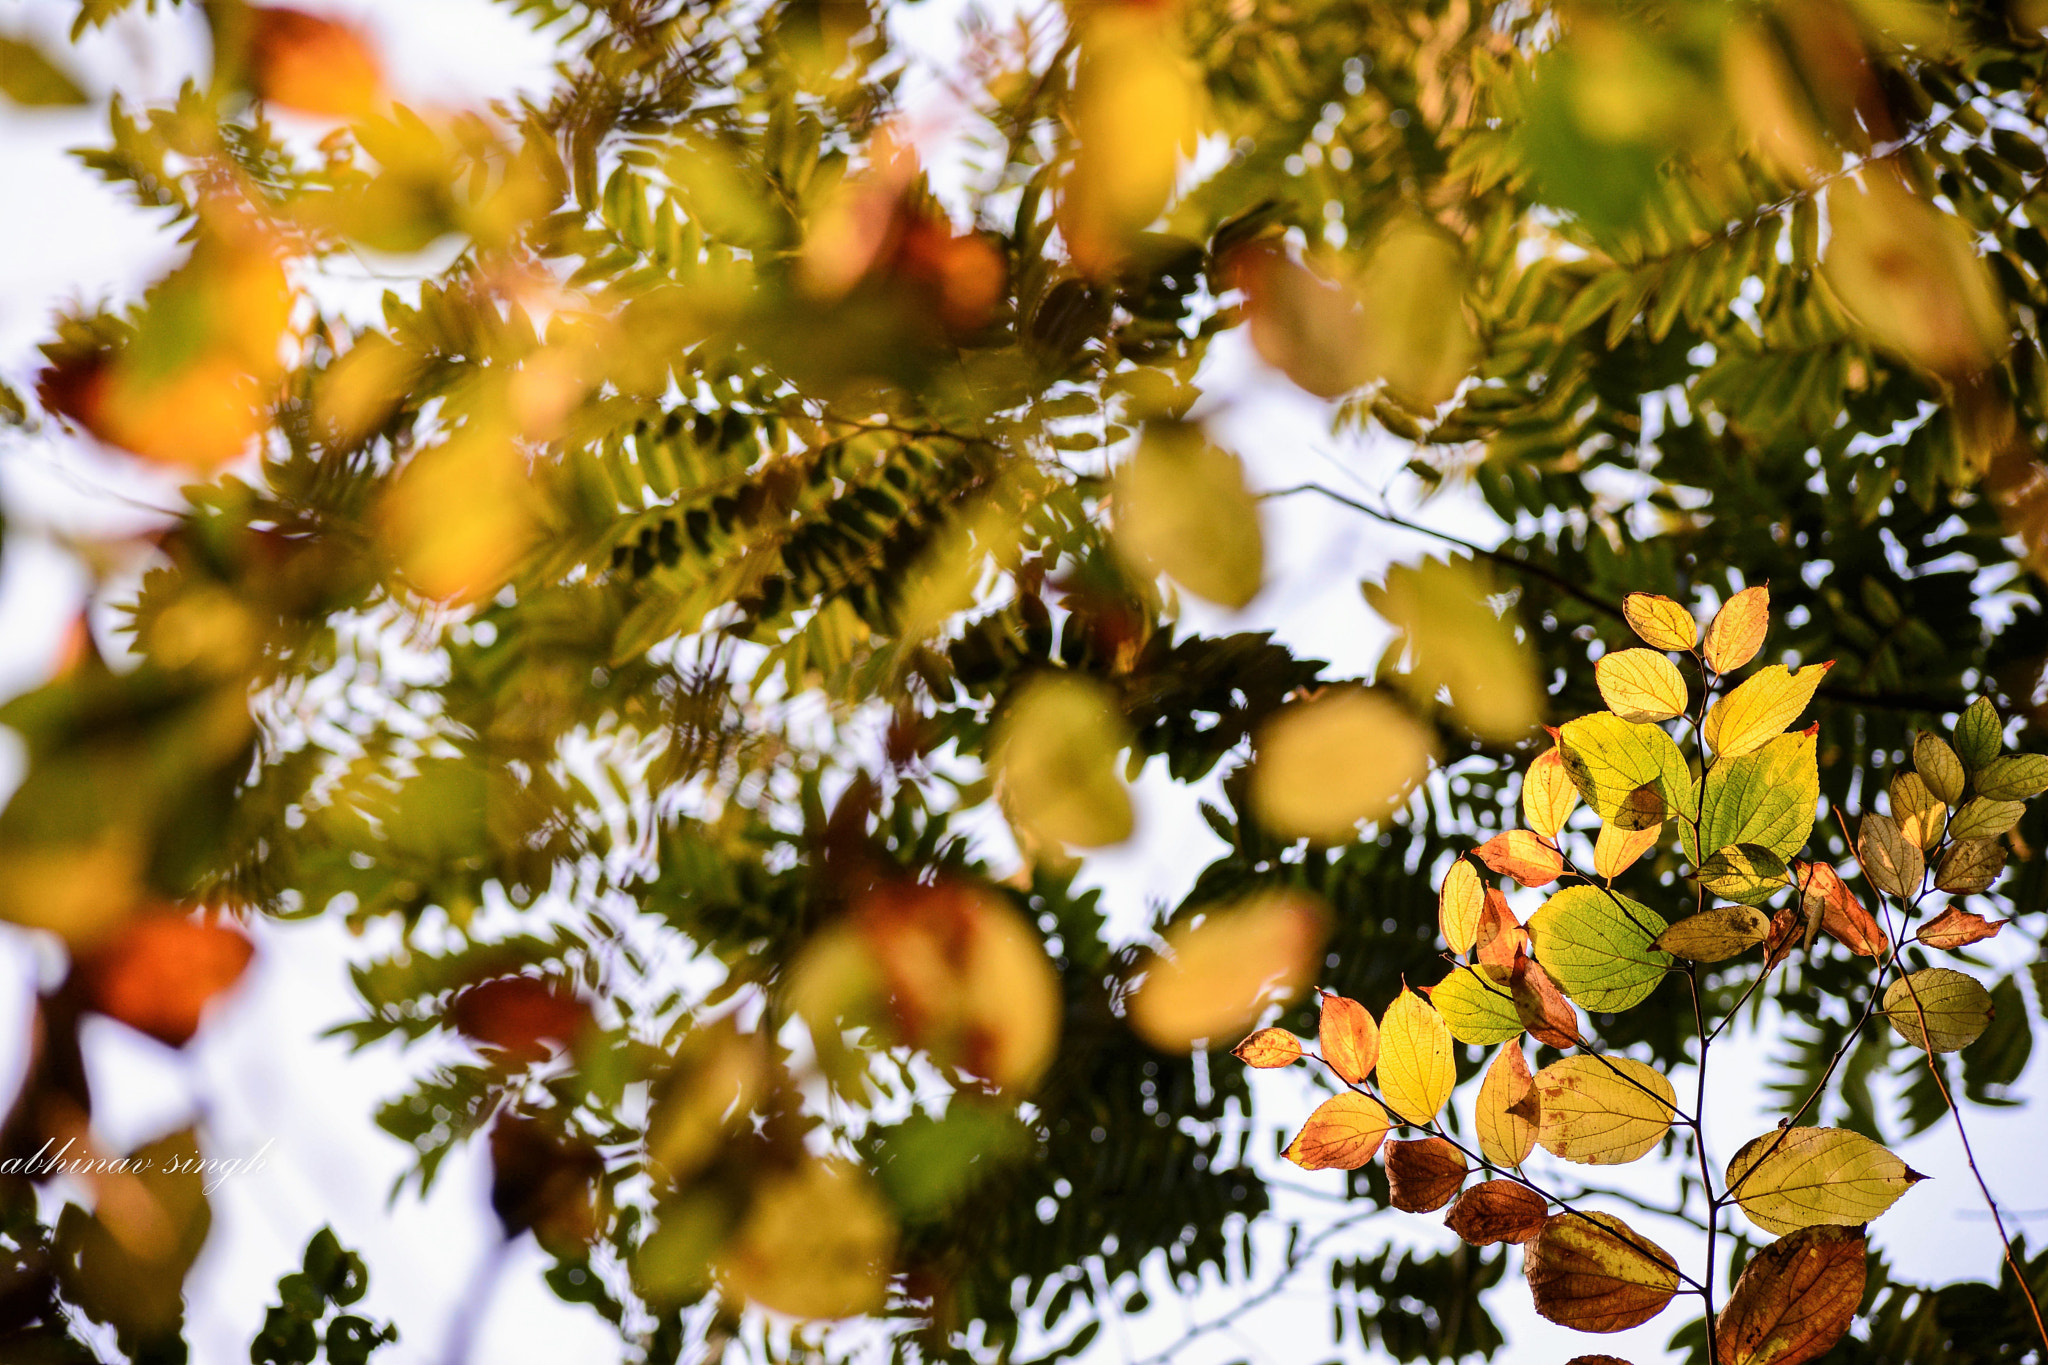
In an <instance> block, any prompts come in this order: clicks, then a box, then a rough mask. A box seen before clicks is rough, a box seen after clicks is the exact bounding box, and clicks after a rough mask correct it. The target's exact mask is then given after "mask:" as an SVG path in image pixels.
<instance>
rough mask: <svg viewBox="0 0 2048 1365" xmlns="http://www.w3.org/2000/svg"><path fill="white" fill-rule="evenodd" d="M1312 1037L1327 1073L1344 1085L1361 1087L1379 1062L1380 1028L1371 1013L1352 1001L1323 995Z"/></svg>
mask: <svg viewBox="0 0 2048 1365" xmlns="http://www.w3.org/2000/svg"><path fill="white" fill-rule="evenodd" d="M1316 1037H1317V1041H1318V1042H1320V1043H1321V1044H1322V1049H1323V1060H1324V1061H1325V1062H1327V1063H1328V1064H1329V1067H1330V1070H1332V1071H1334V1072H1336V1073H1337V1075H1338V1076H1340V1077H1342V1078H1343V1079H1344V1081H1345V1082H1347V1083H1348V1084H1351V1085H1363V1084H1365V1078H1366V1077H1367V1076H1370V1075H1371V1074H1372V1069H1373V1067H1374V1066H1375V1065H1377V1064H1378V1062H1379V1059H1380V1026H1379V1025H1378V1024H1376V1023H1374V1022H1373V1017H1372V1012H1371V1011H1369V1010H1367V1009H1366V1007H1365V1006H1363V1005H1361V1004H1359V1003H1358V1002H1357V1001H1356V1000H1349V999H1346V998H1345V997H1344V996H1341V995H1325V996H1324V997H1323V1014H1322V1022H1321V1024H1320V1025H1319V1026H1318V1027H1317V1030H1316Z"/></svg>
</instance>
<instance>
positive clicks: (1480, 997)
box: [1427, 964, 1522, 1045]
mask: <svg viewBox="0 0 2048 1365" xmlns="http://www.w3.org/2000/svg"><path fill="white" fill-rule="evenodd" d="M1427 994H1428V995H1429V1003H1430V1004H1432V1005H1435V1006H1436V1011H1437V1013H1438V1014H1441V1015H1442V1016H1443V1017H1444V1023H1445V1024H1446V1025H1447V1026H1448V1027H1449V1028H1450V1030H1451V1036H1452V1037H1453V1038H1456V1039H1457V1040H1458V1041H1459V1042H1461V1043H1478V1044H1481V1045H1491V1044H1493V1043H1504V1042H1506V1041H1507V1040H1508V1039H1510V1038H1518V1037H1520V1036H1521V1033H1522V1017H1521V1015H1520V1014H1518V1013H1516V1011H1515V997H1514V993H1513V992H1512V991H1511V990H1510V989H1509V988H1508V974H1507V972H1505V971H1503V970H1502V969H1501V968H1499V967H1493V966H1488V965H1485V964H1481V965H1479V966H1462V965H1461V966H1458V967H1455V968H1453V969H1452V971H1451V974H1450V975H1449V976H1447V977H1445V978H1444V979H1443V980H1442V981H1439V982H1438V983H1437V984H1436V985H1435V986H1433V987H1431V988H1430V989H1429V991H1428V992H1427Z"/></svg>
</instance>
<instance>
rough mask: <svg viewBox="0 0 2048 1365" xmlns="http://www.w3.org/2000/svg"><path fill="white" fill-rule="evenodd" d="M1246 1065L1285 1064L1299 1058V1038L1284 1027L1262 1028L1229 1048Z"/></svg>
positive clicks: (1300, 1055)
mask: <svg viewBox="0 0 2048 1365" xmlns="http://www.w3.org/2000/svg"><path fill="white" fill-rule="evenodd" d="M1230 1055H1231V1056H1233V1057H1235V1058H1237V1059H1238V1060H1239V1061H1240V1062H1243V1063H1244V1064H1245V1065H1246V1066H1256V1067H1261V1068H1267V1067H1276V1066H1287V1065H1288V1064H1290V1063H1292V1062H1298V1061H1300V1060H1301V1058H1302V1056H1303V1053H1302V1050H1301V1039H1299V1038H1297V1037H1295V1036H1294V1035H1293V1034H1291V1033H1289V1032H1288V1031H1287V1030H1286V1029H1284V1028H1262V1029H1260V1030H1259V1031H1258V1032H1257V1033H1254V1034H1253V1035H1251V1037H1249V1038H1247V1039H1245V1040H1244V1041H1243V1042H1241V1043H1239V1044H1238V1045H1237V1046H1236V1047H1234V1048H1232V1049H1231V1050H1230Z"/></svg>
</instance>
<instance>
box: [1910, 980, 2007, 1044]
mask: <svg viewBox="0 0 2048 1365" xmlns="http://www.w3.org/2000/svg"><path fill="white" fill-rule="evenodd" d="M1992 1013H1993V1010H1992V1007H1991V992H1989V991H1987V990H1985V989H1984V987H1983V985H1982V984H1981V983H1980V982H1979V981H1978V980H1977V978H1976V977H1974V976H1971V975H1970V974H1969V973H1967V972H1959V971H1955V970H1953V969H1952V968H1948V967H1928V968H1926V969H1924V970H1922V971H1917V972H1914V973H1912V974H1911V975H1910V976H1903V977H1900V978H1899V979H1898V980H1896V981H1894V982H1892V984H1891V985H1890V986H1888V987H1886V988H1885V993H1884V1017H1885V1018H1886V1019H1887V1020H1888V1021H1889V1022H1890V1023H1891V1026H1892V1027H1893V1028H1894V1029H1896V1030H1898V1034H1899V1036H1900V1037H1901V1038H1904V1039H1905V1040H1906V1041H1907V1042H1909V1043H1911V1044H1912V1045H1913V1046H1914V1047H1917V1048H1919V1049H1920V1050H1922V1051H1923V1052H1924V1051H1926V1050H1928V1049H1929V1048H1930V1047H1931V1048H1932V1049H1933V1050H1934V1051H1936V1052H1960V1051H1962V1050H1963V1049H1964V1048H1966V1047H1968V1046H1969V1045H1970V1044H1972V1043H1974V1042H1976V1041H1977V1039H1978V1038H1980V1037H1982V1036H1983V1033H1984V1030H1985V1029H1987V1028H1990V1027H1991V1016H1992Z"/></svg>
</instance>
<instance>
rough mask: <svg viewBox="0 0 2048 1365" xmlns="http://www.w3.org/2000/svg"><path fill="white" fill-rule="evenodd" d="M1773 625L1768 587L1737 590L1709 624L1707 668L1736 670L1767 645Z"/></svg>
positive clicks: (1721, 670)
mask: <svg viewBox="0 0 2048 1365" xmlns="http://www.w3.org/2000/svg"><path fill="white" fill-rule="evenodd" d="M1770 626H1771V590H1770V588H1769V587H1768V586H1764V587H1756V588H1744V589H1743V590H1742V591H1741V592H1739V593H1736V594H1735V596H1733V597H1731V598H1729V599H1728V600H1727V601H1726V602H1724V603H1722V604H1721V610H1719V611H1717V612H1715V613H1714V619H1713V620H1712V621H1709V622H1708V623H1707V638H1706V640H1705V642H1704V644H1703V645H1702V647H1701V653H1702V654H1703V655H1704V656H1705V657H1706V660H1707V667H1709V668H1711V669H1713V670H1714V671H1715V672H1716V673H1733V672H1734V671H1735V670H1736V669H1738V668H1740V667H1742V666H1743V665H1744V664H1746V663H1748V662H1749V661H1750V660H1751V659H1754V658H1755V657H1756V652H1757V651H1758V650H1759V649H1762V648H1763V647H1764V633H1765V632H1766V631H1768V630H1769V629H1770ZM1788 723H1789V722H1788ZM1780 728H1781V729H1782V728H1783V727H1782V726H1781V727H1780Z"/></svg>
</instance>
